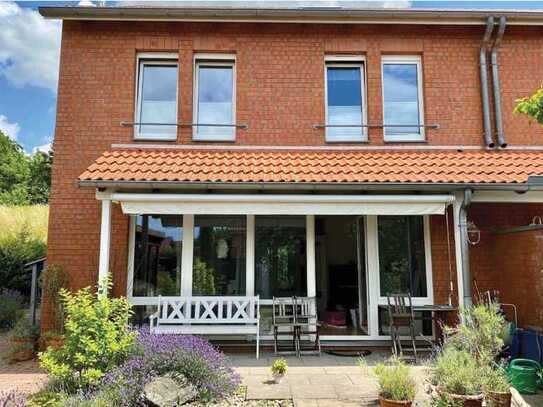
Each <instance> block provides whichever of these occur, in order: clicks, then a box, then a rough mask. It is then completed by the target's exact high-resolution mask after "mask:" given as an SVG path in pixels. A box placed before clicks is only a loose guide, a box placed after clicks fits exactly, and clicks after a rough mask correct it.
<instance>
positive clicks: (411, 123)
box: [382, 56, 424, 141]
mask: <svg viewBox="0 0 543 407" xmlns="http://www.w3.org/2000/svg"><path fill="white" fill-rule="evenodd" d="M382 75H383V112H384V113H383V116H384V125H385V128H384V135H385V141H424V127H420V126H422V125H424V117H423V106H422V73H421V59H420V57H418V56H384V57H383V59H382ZM387 125H390V127H386V126H387Z"/></svg>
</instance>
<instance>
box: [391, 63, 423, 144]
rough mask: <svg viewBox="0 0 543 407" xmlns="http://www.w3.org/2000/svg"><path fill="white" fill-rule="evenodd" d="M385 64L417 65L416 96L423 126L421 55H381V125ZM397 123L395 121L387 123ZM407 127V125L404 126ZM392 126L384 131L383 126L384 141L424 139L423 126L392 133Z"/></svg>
mask: <svg viewBox="0 0 543 407" xmlns="http://www.w3.org/2000/svg"><path fill="white" fill-rule="evenodd" d="M387 64H395V65H416V66H417V96H418V102H419V124H420V126H424V95H423V83H422V57H421V56H420V55H383V56H382V57H381V92H382V101H383V125H385V124H386V123H385V76H384V66H385V65H387ZM389 124H397V123H389ZM405 127H409V126H405ZM393 131H394V128H390V130H389V131H388V134H387V131H386V128H385V127H383V137H384V141H385V142H387V141H390V142H422V141H425V140H426V132H425V128H424V127H420V128H419V132H418V133H396V134H394V133H392V134H391V132H393Z"/></svg>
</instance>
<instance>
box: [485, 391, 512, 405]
mask: <svg viewBox="0 0 543 407" xmlns="http://www.w3.org/2000/svg"><path fill="white" fill-rule="evenodd" d="M486 401H487V406H488V407H511V392H510V391H508V392H505V393H501V392H499V393H498V392H495V391H490V392H488V394H487V395H486Z"/></svg>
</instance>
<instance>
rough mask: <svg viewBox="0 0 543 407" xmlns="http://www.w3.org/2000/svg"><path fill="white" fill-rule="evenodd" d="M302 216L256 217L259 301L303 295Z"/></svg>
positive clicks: (256, 279)
mask: <svg viewBox="0 0 543 407" xmlns="http://www.w3.org/2000/svg"><path fill="white" fill-rule="evenodd" d="M306 272H307V268H306V220H305V216H257V217H256V219H255V289H256V291H255V292H256V294H260V297H261V298H264V299H270V298H272V297H274V296H275V297H287V296H293V295H297V296H305V295H307V280H306Z"/></svg>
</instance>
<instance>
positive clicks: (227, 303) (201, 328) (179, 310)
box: [149, 296, 260, 359]
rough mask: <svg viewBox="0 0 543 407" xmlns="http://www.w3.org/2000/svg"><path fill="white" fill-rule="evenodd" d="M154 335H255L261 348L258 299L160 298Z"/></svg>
mask: <svg viewBox="0 0 543 407" xmlns="http://www.w3.org/2000/svg"><path fill="white" fill-rule="evenodd" d="M149 319H150V328H151V333H155V334H187V335H188V334H199V335H240V334H254V335H256V358H257V359H258V357H259V345H260V343H259V342H260V332H259V329H260V304H259V297H258V296H256V297H244V296H237V297H158V310H157V312H156V313H154V314H153V315H151V316H150V317H149Z"/></svg>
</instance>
